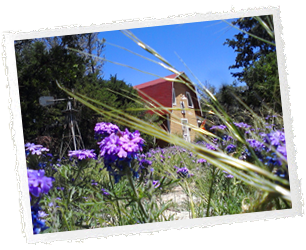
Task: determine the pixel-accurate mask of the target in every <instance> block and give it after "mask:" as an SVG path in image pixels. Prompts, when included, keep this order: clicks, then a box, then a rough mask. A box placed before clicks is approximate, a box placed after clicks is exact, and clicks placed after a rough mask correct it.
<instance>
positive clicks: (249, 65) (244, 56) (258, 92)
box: [224, 16, 282, 113]
mask: <svg viewBox="0 0 306 250" xmlns="http://www.w3.org/2000/svg"><path fill="white" fill-rule="evenodd" d="M262 23H264V24H262ZM232 24H233V25H236V26H237V27H238V28H239V29H240V30H242V31H241V32H240V33H238V34H237V35H235V36H234V39H227V40H226V42H225V43H224V45H228V46H229V47H231V48H233V49H234V50H235V52H237V56H236V59H235V64H234V65H231V66H230V67H229V69H240V68H242V71H240V72H232V73H231V74H232V75H233V76H234V77H236V78H237V79H238V80H239V81H240V82H244V83H245V84H246V85H247V87H248V91H246V92H245V94H246V96H245V97H246V99H245V101H246V104H247V105H249V106H251V107H252V108H254V110H255V111H256V110H257V111H258V110H259V109H260V108H261V107H262V105H263V104H267V105H268V106H269V107H270V108H272V109H273V110H274V111H276V112H279V113H281V112H282V110H281V97H280V88H279V76H278V68H277V57H276V47H275V40H274V27H273V17H272V16H260V17H245V18H240V19H238V20H236V21H234V22H232ZM265 27H266V28H265ZM243 31H244V32H243ZM245 32H247V33H248V34H247V33H245ZM250 34H252V35H255V36H256V37H253V36H252V35H250Z"/></svg>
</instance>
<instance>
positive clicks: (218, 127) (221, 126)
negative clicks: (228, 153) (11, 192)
mask: <svg viewBox="0 0 306 250" xmlns="http://www.w3.org/2000/svg"><path fill="white" fill-rule="evenodd" d="M226 128H227V127H226V126H225V125H218V126H212V127H211V128H210V130H215V129H217V130H224V129H226Z"/></svg>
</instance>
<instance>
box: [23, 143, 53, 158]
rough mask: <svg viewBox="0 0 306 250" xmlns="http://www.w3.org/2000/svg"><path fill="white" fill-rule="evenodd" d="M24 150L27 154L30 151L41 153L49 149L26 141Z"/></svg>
mask: <svg viewBox="0 0 306 250" xmlns="http://www.w3.org/2000/svg"><path fill="white" fill-rule="evenodd" d="M24 146H25V150H26V153H27V155H28V154H29V153H31V154H32V155H41V153H42V152H44V151H49V149H47V148H44V147H43V146H42V145H35V144H34V143H29V142H28V143H26V144H25V145H24Z"/></svg>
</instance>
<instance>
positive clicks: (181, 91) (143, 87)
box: [134, 72, 203, 142]
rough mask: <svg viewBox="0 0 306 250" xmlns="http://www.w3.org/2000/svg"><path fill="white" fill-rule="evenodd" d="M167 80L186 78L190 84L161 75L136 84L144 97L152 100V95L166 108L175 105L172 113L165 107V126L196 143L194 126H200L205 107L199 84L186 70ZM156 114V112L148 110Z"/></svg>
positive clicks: (162, 112) (163, 111)
mask: <svg viewBox="0 0 306 250" xmlns="http://www.w3.org/2000/svg"><path fill="white" fill-rule="evenodd" d="M165 78H167V79H173V80H175V79H177V78H178V79H184V81H187V82H188V83H189V84H190V87H189V86H187V85H186V84H184V83H181V82H176V81H171V80H165V79H163V78H159V79H156V80H153V81H150V82H146V83H142V84H139V85H136V86H134V88H135V89H137V90H138V92H139V95H140V96H141V98H142V99H143V100H147V101H149V102H152V100H151V98H152V99H154V100H155V101H156V102H158V103H159V104H160V105H161V106H163V107H165V108H171V109H170V112H168V111H167V110H161V111H160V114H161V115H162V117H163V118H162V119H163V123H162V127H163V128H164V129H165V130H166V131H168V132H169V133H172V134H176V135H178V136H181V137H183V138H184V139H185V140H186V141H189V142H192V141H193V140H194V139H195V137H196V133H195V131H193V130H192V129H191V128H190V126H188V125H193V126H196V127H199V125H200V124H201V122H202V121H203V118H202V110H201V106H200V102H199V99H198V95H197V92H196V89H195V86H194V85H192V83H191V82H190V81H188V80H187V76H186V74H185V73H184V72H180V74H172V75H169V76H166V77H165ZM148 112H150V113H153V111H148Z"/></svg>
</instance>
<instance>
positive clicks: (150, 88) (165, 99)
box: [134, 74, 177, 114]
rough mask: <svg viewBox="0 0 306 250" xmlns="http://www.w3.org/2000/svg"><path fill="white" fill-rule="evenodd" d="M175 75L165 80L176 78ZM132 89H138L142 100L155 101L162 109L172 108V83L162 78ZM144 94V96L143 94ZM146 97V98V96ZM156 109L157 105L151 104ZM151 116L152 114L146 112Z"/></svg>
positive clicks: (165, 112) (163, 112)
mask: <svg viewBox="0 0 306 250" xmlns="http://www.w3.org/2000/svg"><path fill="white" fill-rule="evenodd" d="M176 76H177V74H172V75H169V76H166V77H165V78H173V79H174V78H176ZM134 89H138V90H140V91H139V95H140V96H141V97H142V98H143V99H144V100H147V101H149V102H151V103H152V100H151V99H150V98H152V99H154V100H155V101H157V102H158V103H159V104H160V105H161V106H162V107H167V108H171V107H172V81H167V80H165V79H163V78H159V79H156V80H153V81H150V82H146V83H142V84H139V85H136V86H134ZM143 93H144V94H143ZM146 95H147V96H146ZM153 104H154V105H155V106H156V107H158V105H157V104H155V103H153ZM148 112H149V113H151V114H153V113H154V112H152V111H148ZM160 113H161V114H167V111H162V112H160Z"/></svg>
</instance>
